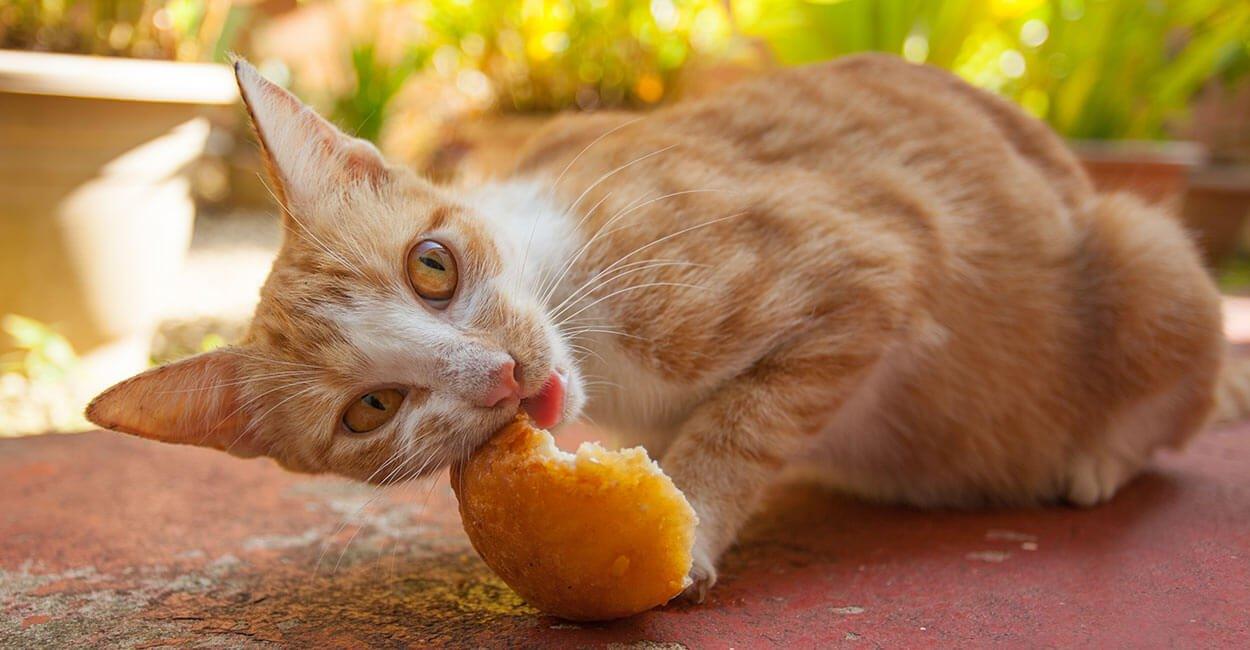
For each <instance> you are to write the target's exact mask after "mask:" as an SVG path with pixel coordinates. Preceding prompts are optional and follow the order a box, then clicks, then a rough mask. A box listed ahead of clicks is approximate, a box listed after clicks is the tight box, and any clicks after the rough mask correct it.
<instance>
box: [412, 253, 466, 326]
mask: <svg viewBox="0 0 1250 650" xmlns="http://www.w3.org/2000/svg"><path fill="white" fill-rule="evenodd" d="M459 280H460V273H459V272H458V270H457V269H456V258H455V257H452V255H451V251H449V250H447V247H446V246H443V245H442V244H440V243H438V242H436V241H433V240H430V239H427V240H425V241H423V242H421V243H419V244H417V245H416V246H414V247H413V248H412V252H410V253H408V281H409V282H411V283H412V288H413V289H414V290H415V291H416V292H417V295H418V296H421V297H422V298H423V299H425V301H426V302H428V303H430V306H432V307H434V308H436V309H442V308H443V307H446V306H447V302H448V301H449V300H451V297H452V296H453V295H454V294H455V293H456V283H457V282H459Z"/></svg>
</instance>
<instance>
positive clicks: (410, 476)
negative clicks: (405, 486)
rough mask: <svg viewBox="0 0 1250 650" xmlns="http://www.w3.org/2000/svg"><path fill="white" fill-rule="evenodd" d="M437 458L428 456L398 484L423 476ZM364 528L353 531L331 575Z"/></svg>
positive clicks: (373, 498)
mask: <svg viewBox="0 0 1250 650" xmlns="http://www.w3.org/2000/svg"><path fill="white" fill-rule="evenodd" d="M435 457H436V455H435V454H430V455H428V456H427V457H426V459H425V461H424V462H422V463H421V465H420V467H417V468H416V469H415V470H410V471H408V472H407V473H405V474H403V475H401V478H400V479H399V480H398V481H397V482H401V483H406V482H408V481H410V480H412V479H413V478H416V477H419V476H421V474H422V472H424V471H425V470H426V469H427V468H428V467H429V466H430V463H431V462H432V461H433V460H434V459H435ZM384 493H385V492H383V491H382V490H378V491H377V493H376V494H375V495H374V496H373V497H372V498H370V499H369V501H367V502H366V504H368V503H372V502H373V501H374V500H375V499H377V498H378V497H380V496H381V495H382V494H384ZM363 528H364V527H363V526H357V527H356V530H354V531H352V534H351V536H350V537H348V538H347V542H346V543H344V544H343V550H342V551H340V552H339V557H338V560H337V561H335V563H334V569H333V570H331V573H338V571H339V565H340V564H342V562H343V558H344V557H346V555H347V551H348V549H349V548H350V547H351V545H352V542H353V541H355V539H356V536H357V535H359V534H360V531H361V530H362V529H363Z"/></svg>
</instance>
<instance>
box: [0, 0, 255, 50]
mask: <svg viewBox="0 0 1250 650" xmlns="http://www.w3.org/2000/svg"><path fill="white" fill-rule="evenodd" d="M247 12H248V8H247V7H242V6H235V4H234V2H233V0H6V1H5V2H3V3H0V48H10V49H23V50H38V51H47V52H63V53H73V54H98V55H104V56H125V57H135V58H144V59H170V60H178V61H210V60H215V61H221V60H224V58H225V55H226V50H227V48H228V47H229V43H230V42H231V39H232V38H233V36H234V34H235V33H237V31H238V28H239V27H240V26H241V25H242V23H243V21H244V19H245V17H246V15H247Z"/></svg>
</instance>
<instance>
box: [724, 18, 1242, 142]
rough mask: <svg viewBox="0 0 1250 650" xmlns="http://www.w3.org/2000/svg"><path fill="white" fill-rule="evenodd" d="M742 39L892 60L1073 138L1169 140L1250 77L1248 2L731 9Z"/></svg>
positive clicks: (789, 55) (793, 54)
mask: <svg viewBox="0 0 1250 650" xmlns="http://www.w3.org/2000/svg"><path fill="white" fill-rule="evenodd" d="M732 6H733V8H734V17H735V24H736V26H737V27H738V29H739V30H740V31H741V33H743V34H745V35H749V36H756V37H760V38H763V39H764V40H765V41H767V42H768V43H769V44H770V46H771V47H772V49H773V51H774V52H775V53H776V55H777V57H778V59H779V60H780V61H781V62H783V63H787V64H798V63H806V62H811V61H820V60H824V59H829V58H833V57H836V56H841V55H844V54H850V53H853V52H861V51H869V50H872V51H883V52H893V53H896V54H899V55H901V56H904V57H905V58H907V59H909V60H912V61H916V62H925V63H931V64H933V65H937V66H941V67H944V68H947V69H950V70H953V71H954V72H956V73H957V74H959V75H961V76H963V77H964V78H966V79H968V80H969V81H970V82H972V83H973V84H976V85H978V86H981V87H983V88H987V89H990V90H992V91H995V92H998V93H1000V94H1002V95H1004V96H1007V97H1009V98H1011V99H1014V100H1016V101H1017V102H1019V103H1020V104H1021V105H1023V106H1024V107H1025V108H1026V109H1027V110H1029V111H1030V112H1031V113H1033V114H1035V115H1037V116H1038V117H1041V118H1043V119H1045V120H1047V121H1048V122H1050V123H1051V124H1052V125H1053V126H1054V127H1055V128H1056V129H1057V130H1058V131H1059V132H1061V133H1063V134H1064V135H1066V136H1068V137H1072V138H1090V139H1120V138H1146V139H1149V138H1161V137H1164V135H1165V134H1166V126H1167V124H1168V122H1169V120H1172V119H1175V118H1177V117H1178V116H1180V115H1181V114H1182V113H1183V112H1184V110H1185V108H1186V106H1187V105H1188V103H1189V100H1190V99H1191V98H1192V97H1193V96H1194V94H1195V93H1197V92H1198V90H1200V89H1201V88H1202V86H1203V85H1204V84H1205V83H1207V82H1208V81H1209V80H1211V79H1212V78H1215V77H1225V78H1233V77H1244V76H1245V75H1246V74H1247V72H1248V71H1250V70H1248V69H1250V2H1246V0H1144V1H1143V0H949V1H947V2H934V1H925V0H841V1H837V0H832V1H830V0H825V1H813V0H733V2H732Z"/></svg>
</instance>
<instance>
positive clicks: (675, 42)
mask: <svg viewBox="0 0 1250 650" xmlns="http://www.w3.org/2000/svg"><path fill="white" fill-rule="evenodd" d="M425 24H426V26H427V28H428V30H429V35H430V42H431V45H432V46H433V48H434V54H433V57H432V61H433V64H434V68H435V70H436V71H438V72H439V73H440V74H445V75H448V76H454V77H456V81H457V83H458V84H462V85H465V86H468V87H469V90H472V89H473V86H475V85H479V86H480V85H482V84H483V83H485V84H488V85H489V86H490V89H491V90H493V93H494V95H495V97H496V98H497V99H498V103H499V106H500V108H502V109H504V110H515V111H542V110H554V109H559V108H564V107H567V106H579V107H582V108H594V107H600V106H620V105H645V104H653V103H655V102H658V101H660V100H661V99H662V98H664V97H665V96H666V95H667V94H668V92H669V90H670V89H671V88H672V86H673V82H674V78H675V76H676V74H677V73H678V71H679V70H681V68H682V67H683V66H685V65H687V64H688V63H689V62H690V60H691V59H692V58H693V57H694V55H695V54H696V53H699V52H703V53H710V52H715V51H717V50H719V49H721V48H723V47H724V46H725V45H726V43H727V42H728V39H729V36H730V28H729V22H728V18H727V15H726V11H725V8H724V5H723V3H721V2H717V1H716V0H615V1H611V0H525V1H523V2H517V1H515V0H431V2H430V3H429V13H428V14H427V17H426V23H425Z"/></svg>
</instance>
